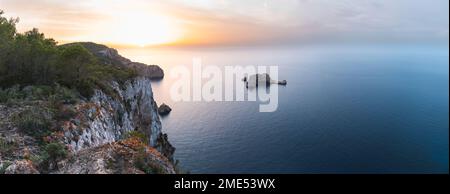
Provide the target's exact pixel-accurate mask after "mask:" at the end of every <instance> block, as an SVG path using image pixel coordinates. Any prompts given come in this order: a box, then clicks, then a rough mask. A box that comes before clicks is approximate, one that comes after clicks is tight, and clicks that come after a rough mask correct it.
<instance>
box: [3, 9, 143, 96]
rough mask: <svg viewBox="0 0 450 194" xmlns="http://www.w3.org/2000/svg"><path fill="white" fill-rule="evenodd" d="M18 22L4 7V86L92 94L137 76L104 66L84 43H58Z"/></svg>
mask: <svg viewBox="0 0 450 194" xmlns="http://www.w3.org/2000/svg"><path fill="white" fill-rule="evenodd" d="M18 22H19V19H15V18H11V19H8V18H5V17H3V11H1V10H0V88H8V87H12V86H14V85H19V86H22V87H23V86H28V85H50V86H51V85H54V84H61V85H63V86H66V87H69V88H73V89H76V90H78V91H79V92H80V94H81V95H83V96H85V97H89V96H90V95H92V94H93V90H94V89H96V88H105V85H107V84H106V83H107V82H109V81H112V80H115V81H119V82H123V81H124V80H126V79H129V78H130V77H133V76H135V73H134V72H133V71H132V70H130V69H123V68H121V67H114V66H105V65H101V63H99V62H98V59H97V58H96V57H95V56H94V55H92V53H90V52H89V51H88V50H87V49H86V48H84V47H83V46H82V45H79V44H70V45H67V46H58V45H57V42H56V41H55V40H53V39H51V38H46V37H45V35H44V34H43V33H40V32H39V30H38V29H32V30H30V31H28V32H25V33H18V32H17V29H16V24H17V23H18Z"/></svg>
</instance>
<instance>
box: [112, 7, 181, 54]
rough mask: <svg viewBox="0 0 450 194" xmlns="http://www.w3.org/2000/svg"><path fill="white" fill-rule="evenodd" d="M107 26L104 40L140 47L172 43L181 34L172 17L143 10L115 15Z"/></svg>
mask: <svg viewBox="0 0 450 194" xmlns="http://www.w3.org/2000/svg"><path fill="white" fill-rule="evenodd" d="M108 28H109V29H110V30H109V31H110V34H109V35H106V36H107V37H104V38H105V39H107V40H106V41H108V42H110V43H115V44H124V45H134V46H141V47H144V46H151V45H161V44H169V43H173V42H176V41H177V40H178V39H179V38H180V36H181V32H180V29H179V28H178V27H177V25H176V22H175V21H174V20H173V19H171V18H169V17H167V16H164V15H160V14H149V13H143V12H129V13H125V14H120V15H118V16H115V17H114V18H113V20H112V22H111V24H109V26H108Z"/></svg>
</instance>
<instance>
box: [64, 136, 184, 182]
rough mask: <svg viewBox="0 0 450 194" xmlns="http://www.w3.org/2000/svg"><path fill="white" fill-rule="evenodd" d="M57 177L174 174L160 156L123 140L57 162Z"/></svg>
mask: <svg viewBox="0 0 450 194" xmlns="http://www.w3.org/2000/svg"><path fill="white" fill-rule="evenodd" d="M59 166H62V168H61V169H59V170H58V171H57V172H56V173H57V174H144V173H146V174H175V173H176V172H175V168H174V166H173V164H172V163H171V162H170V161H169V160H168V159H167V158H166V157H164V156H163V155H161V153H160V152H158V151H157V150H155V149H154V148H152V147H149V146H146V145H143V144H142V143H141V142H140V141H139V140H137V139H127V140H124V141H119V142H113V143H110V144H105V145H102V146H98V147H94V148H91V149H86V150H83V151H80V152H78V153H77V154H76V155H74V156H73V157H71V158H69V159H67V160H64V161H61V162H60V163H59Z"/></svg>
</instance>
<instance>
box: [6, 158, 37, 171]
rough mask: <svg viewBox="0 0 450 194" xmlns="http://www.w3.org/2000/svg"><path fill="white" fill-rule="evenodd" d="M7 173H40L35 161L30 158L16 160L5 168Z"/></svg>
mask: <svg viewBox="0 0 450 194" xmlns="http://www.w3.org/2000/svg"><path fill="white" fill-rule="evenodd" d="M4 173H5V174H39V171H38V170H36V168H35V167H34V165H33V163H32V162H31V161H29V160H19V161H15V162H14V163H12V164H11V165H9V166H8V167H7V168H6V169H5V172H4Z"/></svg>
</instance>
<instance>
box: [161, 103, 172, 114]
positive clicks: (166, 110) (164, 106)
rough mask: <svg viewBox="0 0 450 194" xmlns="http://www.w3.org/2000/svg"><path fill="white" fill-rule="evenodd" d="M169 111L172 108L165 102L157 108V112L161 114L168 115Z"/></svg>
mask: <svg viewBox="0 0 450 194" xmlns="http://www.w3.org/2000/svg"><path fill="white" fill-rule="evenodd" d="M170 112H172V108H170V107H169V105H167V104H161V106H159V108H158V113H159V115H161V116H165V115H168V114H169V113H170Z"/></svg>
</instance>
